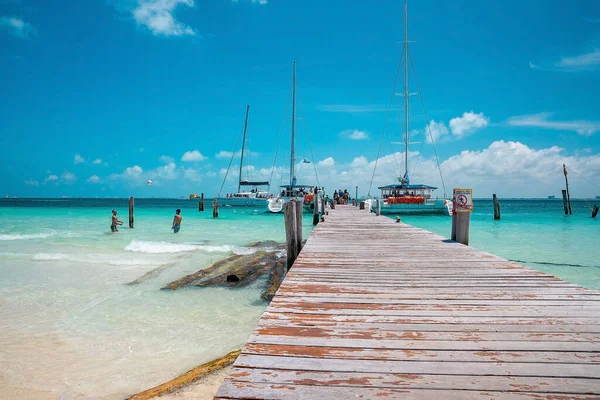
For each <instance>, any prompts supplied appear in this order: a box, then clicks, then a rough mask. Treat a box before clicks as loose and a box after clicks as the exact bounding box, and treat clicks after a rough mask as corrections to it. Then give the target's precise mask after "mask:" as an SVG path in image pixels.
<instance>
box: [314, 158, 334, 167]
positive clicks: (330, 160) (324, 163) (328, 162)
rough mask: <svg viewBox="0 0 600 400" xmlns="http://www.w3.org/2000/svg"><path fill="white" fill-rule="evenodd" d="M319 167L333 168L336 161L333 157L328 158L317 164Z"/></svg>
mask: <svg viewBox="0 0 600 400" xmlns="http://www.w3.org/2000/svg"><path fill="white" fill-rule="evenodd" d="M317 165H318V166H319V167H333V166H335V160H334V159H333V157H327V158H326V159H324V160H321V161H319V162H318V163H317Z"/></svg>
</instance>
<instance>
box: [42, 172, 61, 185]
mask: <svg viewBox="0 0 600 400" xmlns="http://www.w3.org/2000/svg"><path fill="white" fill-rule="evenodd" d="M54 181H58V176H56V175H53V174H50V175H48V176H47V177H46V179H44V183H45V182H54Z"/></svg>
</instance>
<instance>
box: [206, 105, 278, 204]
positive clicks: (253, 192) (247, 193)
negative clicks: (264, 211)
mask: <svg viewBox="0 0 600 400" xmlns="http://www.w3.org/2000/svg"><path fill="white" fill-rule="evenodd" d="M249 113H250V106H249V105H247V106H246V118H245V120H244V135H243V138H242V151H241V152H240V170H239V175H238V188H237V192H236V193H232V194H231V195H229V194H226V195H225V197H223V196H222V195H221V193H219V195H218V196H215V198H216V199H217V201H218V203H219V205H220V206H231V207H264V204H265V202H266V200H267V198H268V197H269V196H270V195H269V192H268V191H267V190H264V189H260V187H261V186H267V187H268V186H269V182H268V181H251V180H248V179H242V172H243V167H244V153H245V148H246V133H247V131H248V115H249ZM238 140H239V139H238ZM236 147H237V145H236ZM235 150H236V149H234V152H233V154H232V156H231V160H232V161H233V157H235ZM229 166H230V167H231V161H230V163H229ZM228 174H229V168H227V172H226V173H225V177H224V178H223V184H222V185H221V190H222V189H223V185H224V184H225V181H226V180H227V175H228ZM242 186H244V187H250V188H251V189H249V190H246V189H244V190H242Z"/></svg>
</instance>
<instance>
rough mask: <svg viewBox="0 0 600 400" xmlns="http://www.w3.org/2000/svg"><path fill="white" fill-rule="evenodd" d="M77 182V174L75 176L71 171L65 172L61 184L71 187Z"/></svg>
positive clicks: (61, 177)
mask: <svg viewBox="0 0 600 400" xmlns="http://www.w3.org/2000/svg"><path fill="white" fill-rule="evenodd" d="M75 181H77V177H75V174H73V173H71V172H69V171H65V172H63V174H62V175H61V176H60V182H61V183H64V184H67V185H70V184H72V183H75Z"/></svg>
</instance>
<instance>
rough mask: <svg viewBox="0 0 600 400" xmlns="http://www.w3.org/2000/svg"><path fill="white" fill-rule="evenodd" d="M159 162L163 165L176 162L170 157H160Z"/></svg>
mask: <svg viewBox="0 0 600 400" xmlns="http://www.w3.org/2000/svg"><path fill="white" fill-rule="evenodd" d="M158 161H160V162H161V163H164V164H170V163H172V162H175V160H173V158H172V157H169V156H160V157H159V158H158Z"/></svg>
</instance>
